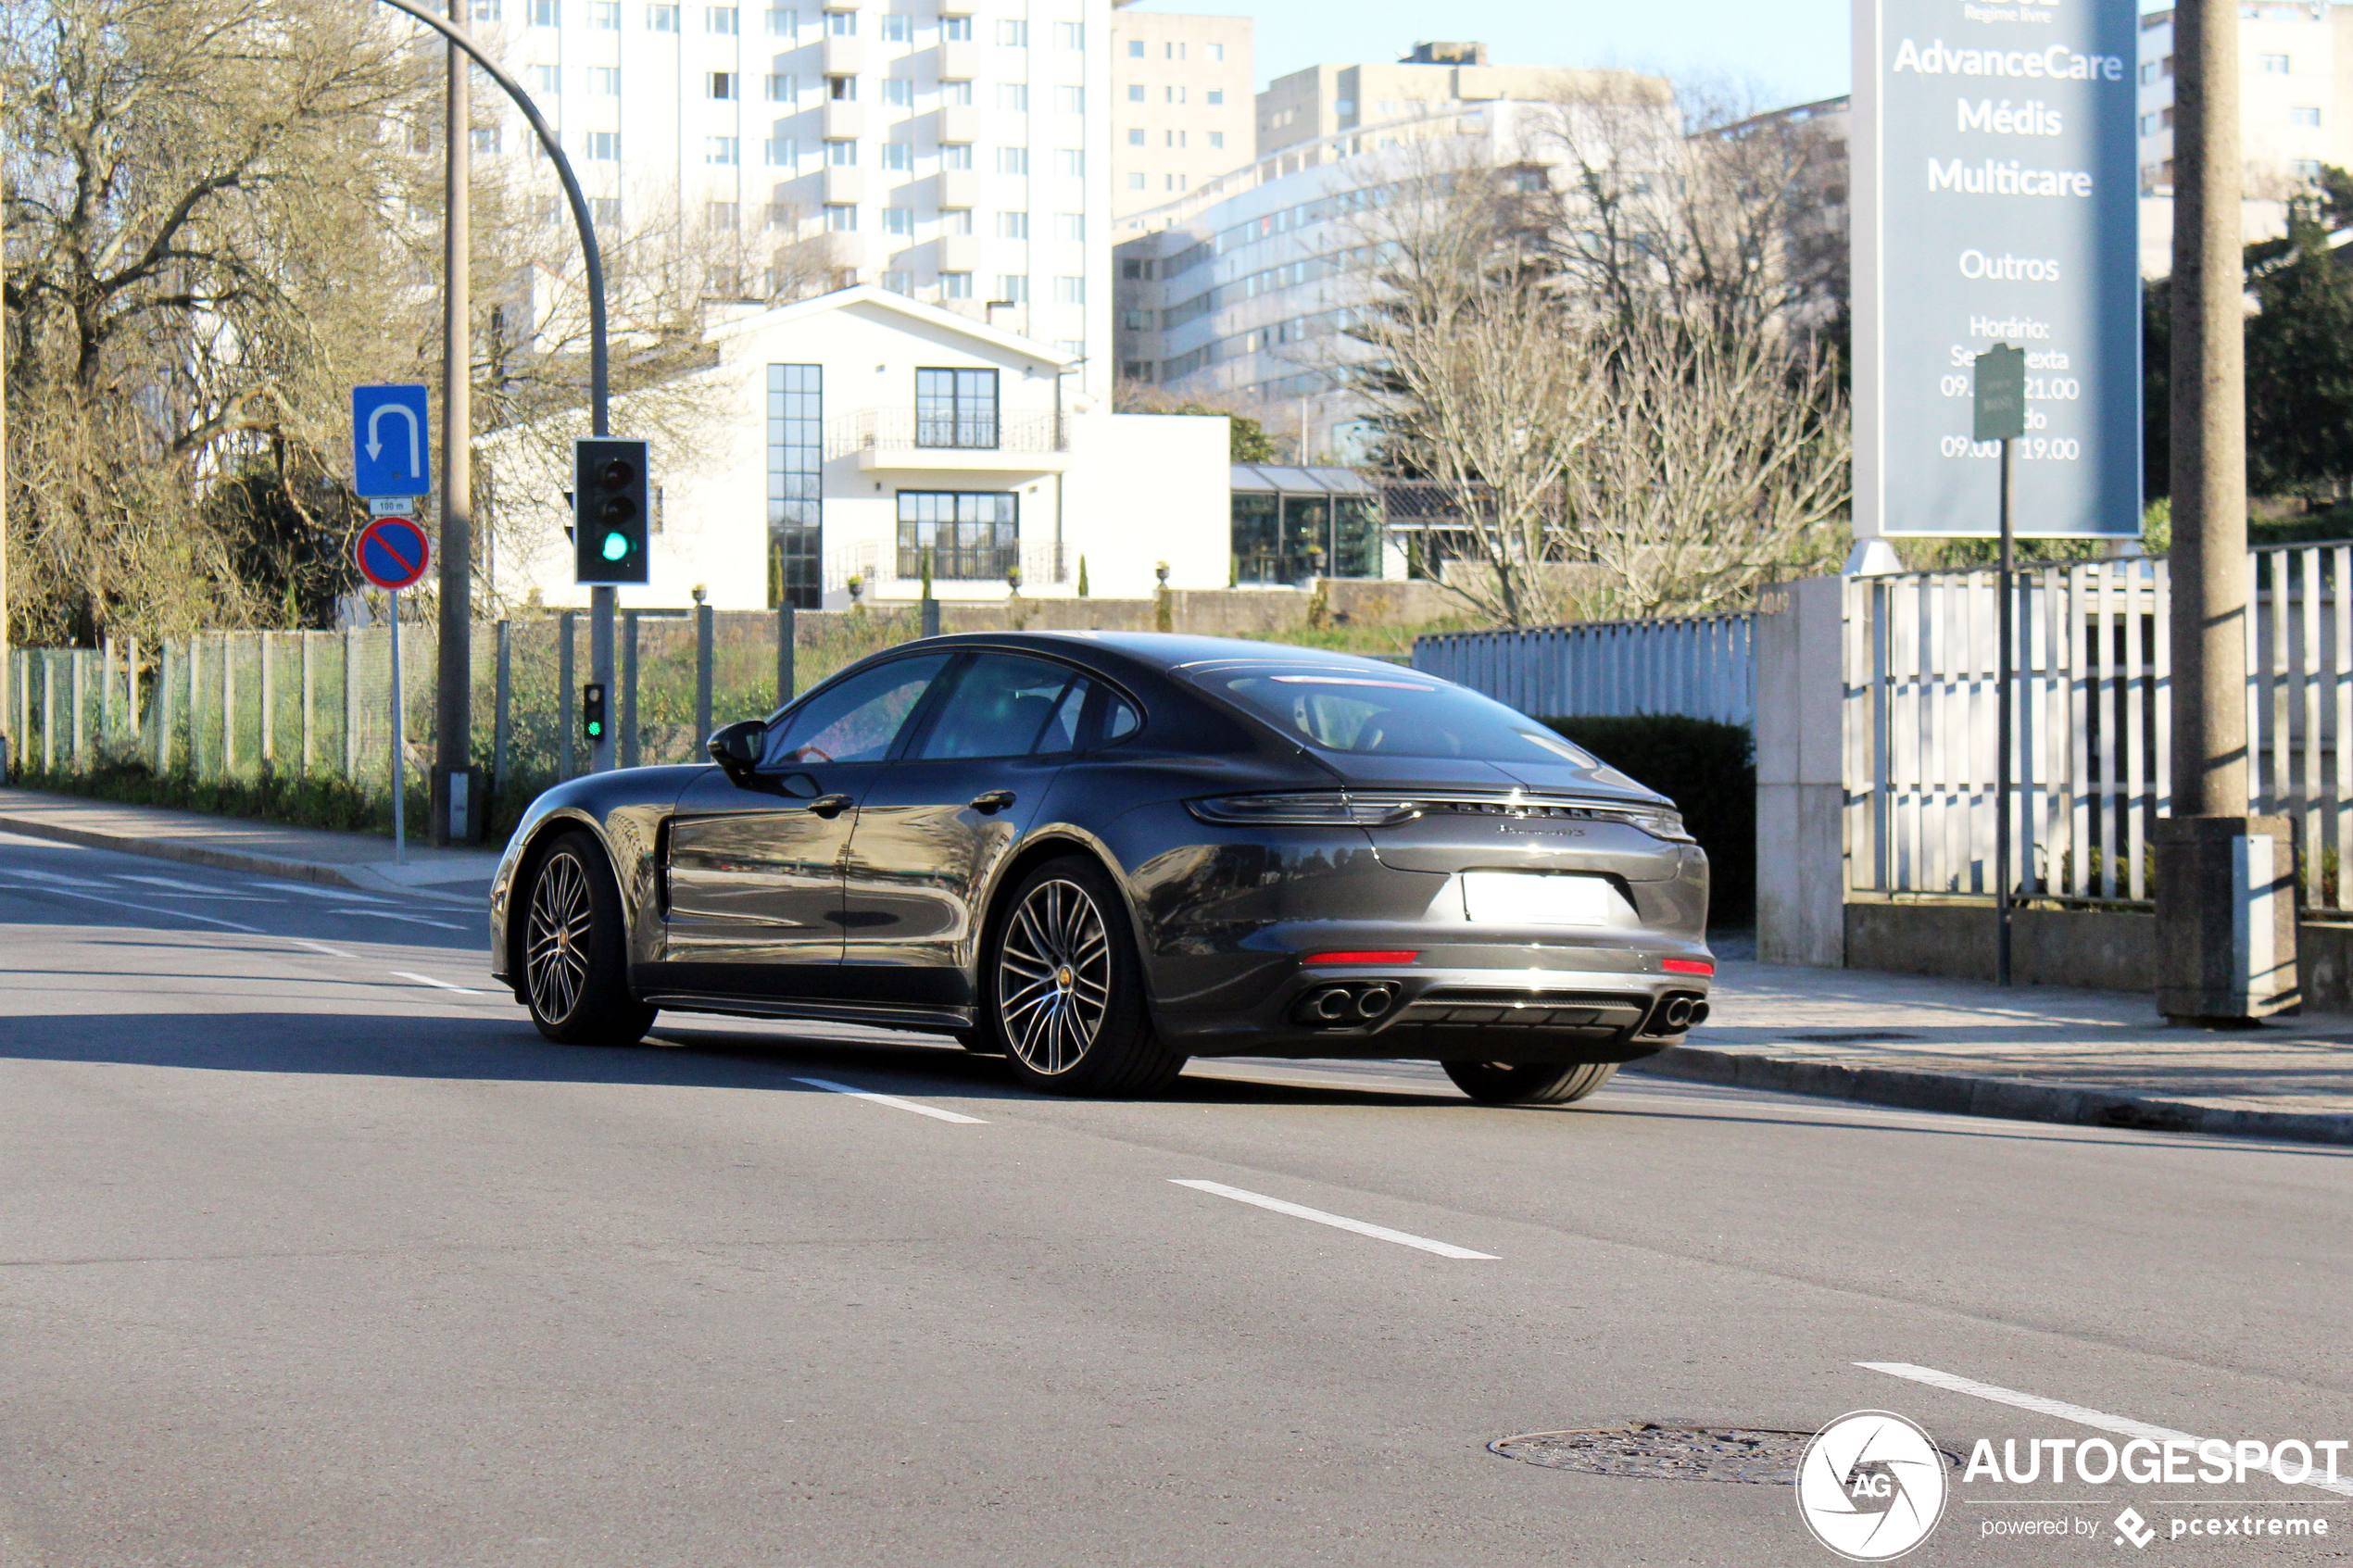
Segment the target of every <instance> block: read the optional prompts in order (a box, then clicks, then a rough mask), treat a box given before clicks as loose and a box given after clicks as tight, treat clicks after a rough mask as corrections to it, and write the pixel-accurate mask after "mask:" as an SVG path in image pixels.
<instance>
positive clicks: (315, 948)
mask: <svg viewBox="0 0 2353 1568" xmlns="http://www.w3.org/2000/svg"><path fill="white" fill-rule="evenodd" d="M286 940H287V941H289V942H291V943H293V944H294V945H295V946H296V947H308V948H309V949H310V950H311V951H312V952H314V953H324V954H326V955H327V957H329V958H331V959H350V958H357V957H359V955H358V954H357V953H346V952H345V951H344V950H343V949H342V948H341V947H328V946H327V945H326V944H325V943H324V942H313V941H312V940H311V939H310V938H309V937H308V936H289V937H287V938H286Z"/></svg>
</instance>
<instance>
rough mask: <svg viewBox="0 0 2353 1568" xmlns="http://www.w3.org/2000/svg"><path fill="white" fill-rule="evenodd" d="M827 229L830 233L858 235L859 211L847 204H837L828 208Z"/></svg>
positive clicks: (826, 212) (826, 215) (826, 209)
mask: <svg viewBox="0 0 2353 1568" xmlns="http://www.w3.org/2000/svg"><path fill="white" fill-rule="evenodd" d="M825 228H826V229H827V231H829V232H833V233H837V234H854V233H856V232H858V209H857V208H856V207H852V206H850V205H849V203H847V202H842V203H837V204H836V205H834V206H832V207H826V208H825Z"/></svg>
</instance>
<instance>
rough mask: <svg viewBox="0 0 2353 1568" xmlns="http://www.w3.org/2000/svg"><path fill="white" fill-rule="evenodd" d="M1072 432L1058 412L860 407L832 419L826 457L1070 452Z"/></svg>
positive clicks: (828, 433) (827, 439)
mask: <svg viewBox="0 0 2353 1568" xmlns="http://www.w3.org/2000/svg"><path fill="white" fill-rule="evenodd" d="M1069 449H1070V443H1069V433H1068V432H1067V431H1066V430H1065V429H1064V428H1063V420H1062V417H1061V416H1060V415H1058V414H1052V413H1045V414H1011V415H1007V414H999V415H998V416H997V417H996V418H994V419H990V418H988V417H987V416H985V415H982V416H976V415H972V414H959V415H955V416H952V417H951V416H947V415H941V416H938V417H932V416H918V415H917V414H916V412H915V410H914V409H912V408H861V409H859V410H858V411H857V412H856V413H854V414H849V415H845V416H844V417H842V418H841V419H838V420H833V421H832V422H831V423H830V425H829V426H828V428H827V430H826V432H825V456H827V457H828V458H846V457H849V455H851V454H852V453H856V452H900V451H910V450H915V451H926V452H1012V453H1015V454H1020V453H1046V452H1066V451H1068V450H1069Z"/></svg>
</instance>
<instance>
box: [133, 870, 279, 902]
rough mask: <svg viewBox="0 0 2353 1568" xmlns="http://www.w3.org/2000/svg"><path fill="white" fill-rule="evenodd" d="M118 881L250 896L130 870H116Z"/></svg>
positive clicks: (240, 896) (183, 891)
mask: <svg viewBox="0 0 2353 1568" xmlns="http://www.w3.org/2000/svg"><path fill="white" fill-rule="evenodd" d="M115 880H117V881H118V882H144V883H145V884H147V885H148V886H150V887H170V888H173V889H176V890H177V891H179V892H182V893H209V894H212V895H213V896H214V897H222V898H249V897H252V895H251V894H249V893H232V892H230V891H229V890H228V889H227V888H225V887H213V886H208V884H204V883H201V882H182V881H181V880H180V879H179V878H178V877H176V876H133V875H132V874H131V873H130V872H115Z"/></svg>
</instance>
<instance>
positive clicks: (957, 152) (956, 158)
mask: <svg viewBox="0 0 2353 1568" xmlns="http://www.w3.org/2000/svg"><path fill="white" fill-rule="evenodd" d="M972 166H973V150H972V144H970V143H968V142H951V143H950V144H948V145H947V146H944V147H942V148H940V149H939V167H940V168H942V169H970V168H971V167H972Z"/></svg>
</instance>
